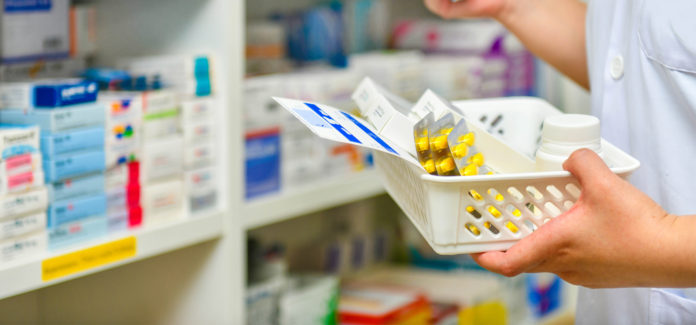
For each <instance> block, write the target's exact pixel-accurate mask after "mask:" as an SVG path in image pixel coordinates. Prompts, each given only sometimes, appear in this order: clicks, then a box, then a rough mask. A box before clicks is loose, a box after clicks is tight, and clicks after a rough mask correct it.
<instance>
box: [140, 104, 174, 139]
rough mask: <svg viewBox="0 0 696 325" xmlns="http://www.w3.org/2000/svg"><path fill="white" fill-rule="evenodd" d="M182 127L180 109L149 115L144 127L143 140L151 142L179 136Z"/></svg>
mask: <svg viewBox="0 0 696 325" xmlns="http://www.w3.org/2000/svg"><path fill="white" fill-rule="evenodd" d="M180 125H181V120H180V117H179V110H178V109H173V110H170V111H166V112H163V113H159V114H151V115H147V116H146V117H145V120H144V121H143V126H142V135H143V139H146V140H149V139H157V138H166V137H169V136H173V135H177V134H178V133H179V129H180Z"/></svg>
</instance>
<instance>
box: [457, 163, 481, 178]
mask: <svg viewBox="0 0 696 325" xmlns="http://www.w3.org/2000/svg"><path fill="white" fill-rule="evenodd" d="M460 174H462V176H476V175H478V166H476V165H474V164H471V165H469V166H466V167H464V168H462V170H461V171H460Z"/></svg>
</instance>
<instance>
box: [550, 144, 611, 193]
mask: <svg viewBox="0 0 696 325" xmlns="http://www.w3.org/2000/svg"><path fill="white" fill-rule="evenodd" d="M563 169H565V170H567V171H569V172H570V173H571V174H573V176H575V178H577V179H578V181H579V182H580V185H581V186H582V187H583V188H589V187H593V186H594V185H596V184H597V182H603V181H606V180H607V179H611V178H612V177H616V175H614V173H612V172H611V170H610V169H609V167H608V166H607V164H606V163H604V161H603V160H602V158H600V157H599V156H598V155H597V153H595V152H594V151H592V150H590V149H579V150H577V151H575V152H573V154H571V155H570V157H568V159H567V160H566V161H565V162H564V163H563Z"/></svg>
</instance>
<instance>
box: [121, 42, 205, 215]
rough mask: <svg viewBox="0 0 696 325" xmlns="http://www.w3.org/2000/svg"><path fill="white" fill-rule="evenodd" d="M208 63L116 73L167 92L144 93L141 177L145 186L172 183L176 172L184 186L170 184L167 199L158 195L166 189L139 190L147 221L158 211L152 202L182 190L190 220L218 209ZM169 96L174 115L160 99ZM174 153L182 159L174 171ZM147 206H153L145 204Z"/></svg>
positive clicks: (133, 66)
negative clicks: (151, 182) (152, 210)
mask: <svg viewBox="0 0 696 325" xmlns="http://www.w3.org/2000/svg"><path fill="white" fill-rule="evenodd" d="M211 63H212V60H211V58H210V56H208V55H170V56H151V57H140V58H132V59H128V60H123V61H122V62H121V63H120V67H121V68H123V69H126V70H128V71H129V72H130V73H131V74H132V75H138V76H144V77H145V78H146V79H147V80H152V81H153V83H154V84H156V85H157V86H161V87H163V88H164V89H167V91H159V92H146V93H145V95H144V98H145V100H144V101H145V102H146V104H147V105H146V106H145V111H144V115H143V120H144V122H143V123H144V127H143V131H144V133H143V138H144V139H145V140H144V142H143V153H144V155H143V161H142V165H141V167H142V168H143V170H142V176H143V177H144V178H145V179H149V180H160V179H165V178H167V177H171V176H172V175H174V174H175V172H176V171H177V170H178V171H179V172H182V171H183V173H184V178H183V182H182V183H179V182H178V181H177V182H174V181H173V180H172V183H171V184H170V185H171V186H170V187H169V188H170V189H171V192H170V193H166V191H164V192H163V191H160V189H164V187H159V186H155V185H153V186H151V187H149V188H148V189H145V188H143V201H144V203H143V209H144V211H145V214H146V215H147V214H149V212H148V211H147V210H148V208H147V205H152V206H157V205H158V204H156V202H154V201H152V200H157V201H159V202H167V201H168V199H169V198H173V197H174V195H175V194H176V191H178V190H179V189H181V188H184V192H185V196H186V201H187V202H186V206H188V209H189V210H190V212H191V214H192V215H195V214H197V213H201V212H204V211H208V210H212V209H215V208H216V207H217V201H218V199H217V197H218V181H217V178H215V164H216V161H217V157H216V152H217V150H216V145H215V144H216V143H215V139H216V133H217V127H216V120H215V114H216V113H217V112H216V111H217V110H218V109H217V105H218V102H217V100H216V99H215V98H214V97H213V96H212V94H213V86H212V78H211V76H212V75H213V74H212V69H211V68H212V64H211ZM170 91H174V92H175V93H176V95H178V97H173V98H174V99H178V100H180V102H178V103H177V104H178V105H177V106H176V107H177V108H179V110H178V111H176V110H172V109H171V107H172V103H170V104H169V105H164V103H165V102H166V101H165V100H164V98H168V97H166V96H163V95H162V94H169V92H170ZM177 112H178V113H180V115H177V114H176V113H177ZM181 148H183V152H181V151H180V150H181ZM176 153H181V156H179V157H177V158H178V159H180V163H181V165H178V163H179V161H178V159H174V158H175V157H174V154H176ZM145 156H147V157H145ZM157 157H159V159H156V158H157ZM165 158H167V159H165ZM146 160H147V161H146ZM155 163H156V164H157V165H154V164H155ZM180 166H183V169H181V168H182V167H180ZM141 178H142V177H141ZM180 180H181V179H180ZM169 196H171V197H169ZM157 198H158V199H157ZM147 200H151V202H147V203H145V201H147Z"/></svg>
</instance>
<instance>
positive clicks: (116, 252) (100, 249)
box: [41, 236, 137, 281]
mask: <svg viewBox="0 0 696 325" xmlns="http://www.w3.org/2000/svg"><path fill="white" fill-rule="evenodd" d="M136 252H137V240H136V238H135V236H131V237H126V238H123V239H120V240H116V241H112V242H109V243H106V244H102V245H97V246H94V247H90V248H87V249H83V250H80V251H76V252H72V253H68V254H65V255H61V256H57V257H53V258H49V259H46V260H44V261H43V262H42V263H41V279H42V280H43V281H51V280H55V279H58V278H62V277H66V276H69V275H72V274H76V273H79V272H83V271H87V270H90V269H93V268H96V267H100V266H103V265H107V264H111V263H115V262H118V261H122V260H125V259H128V258H131V257H134V256H135V254H136Z"/></svg>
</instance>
